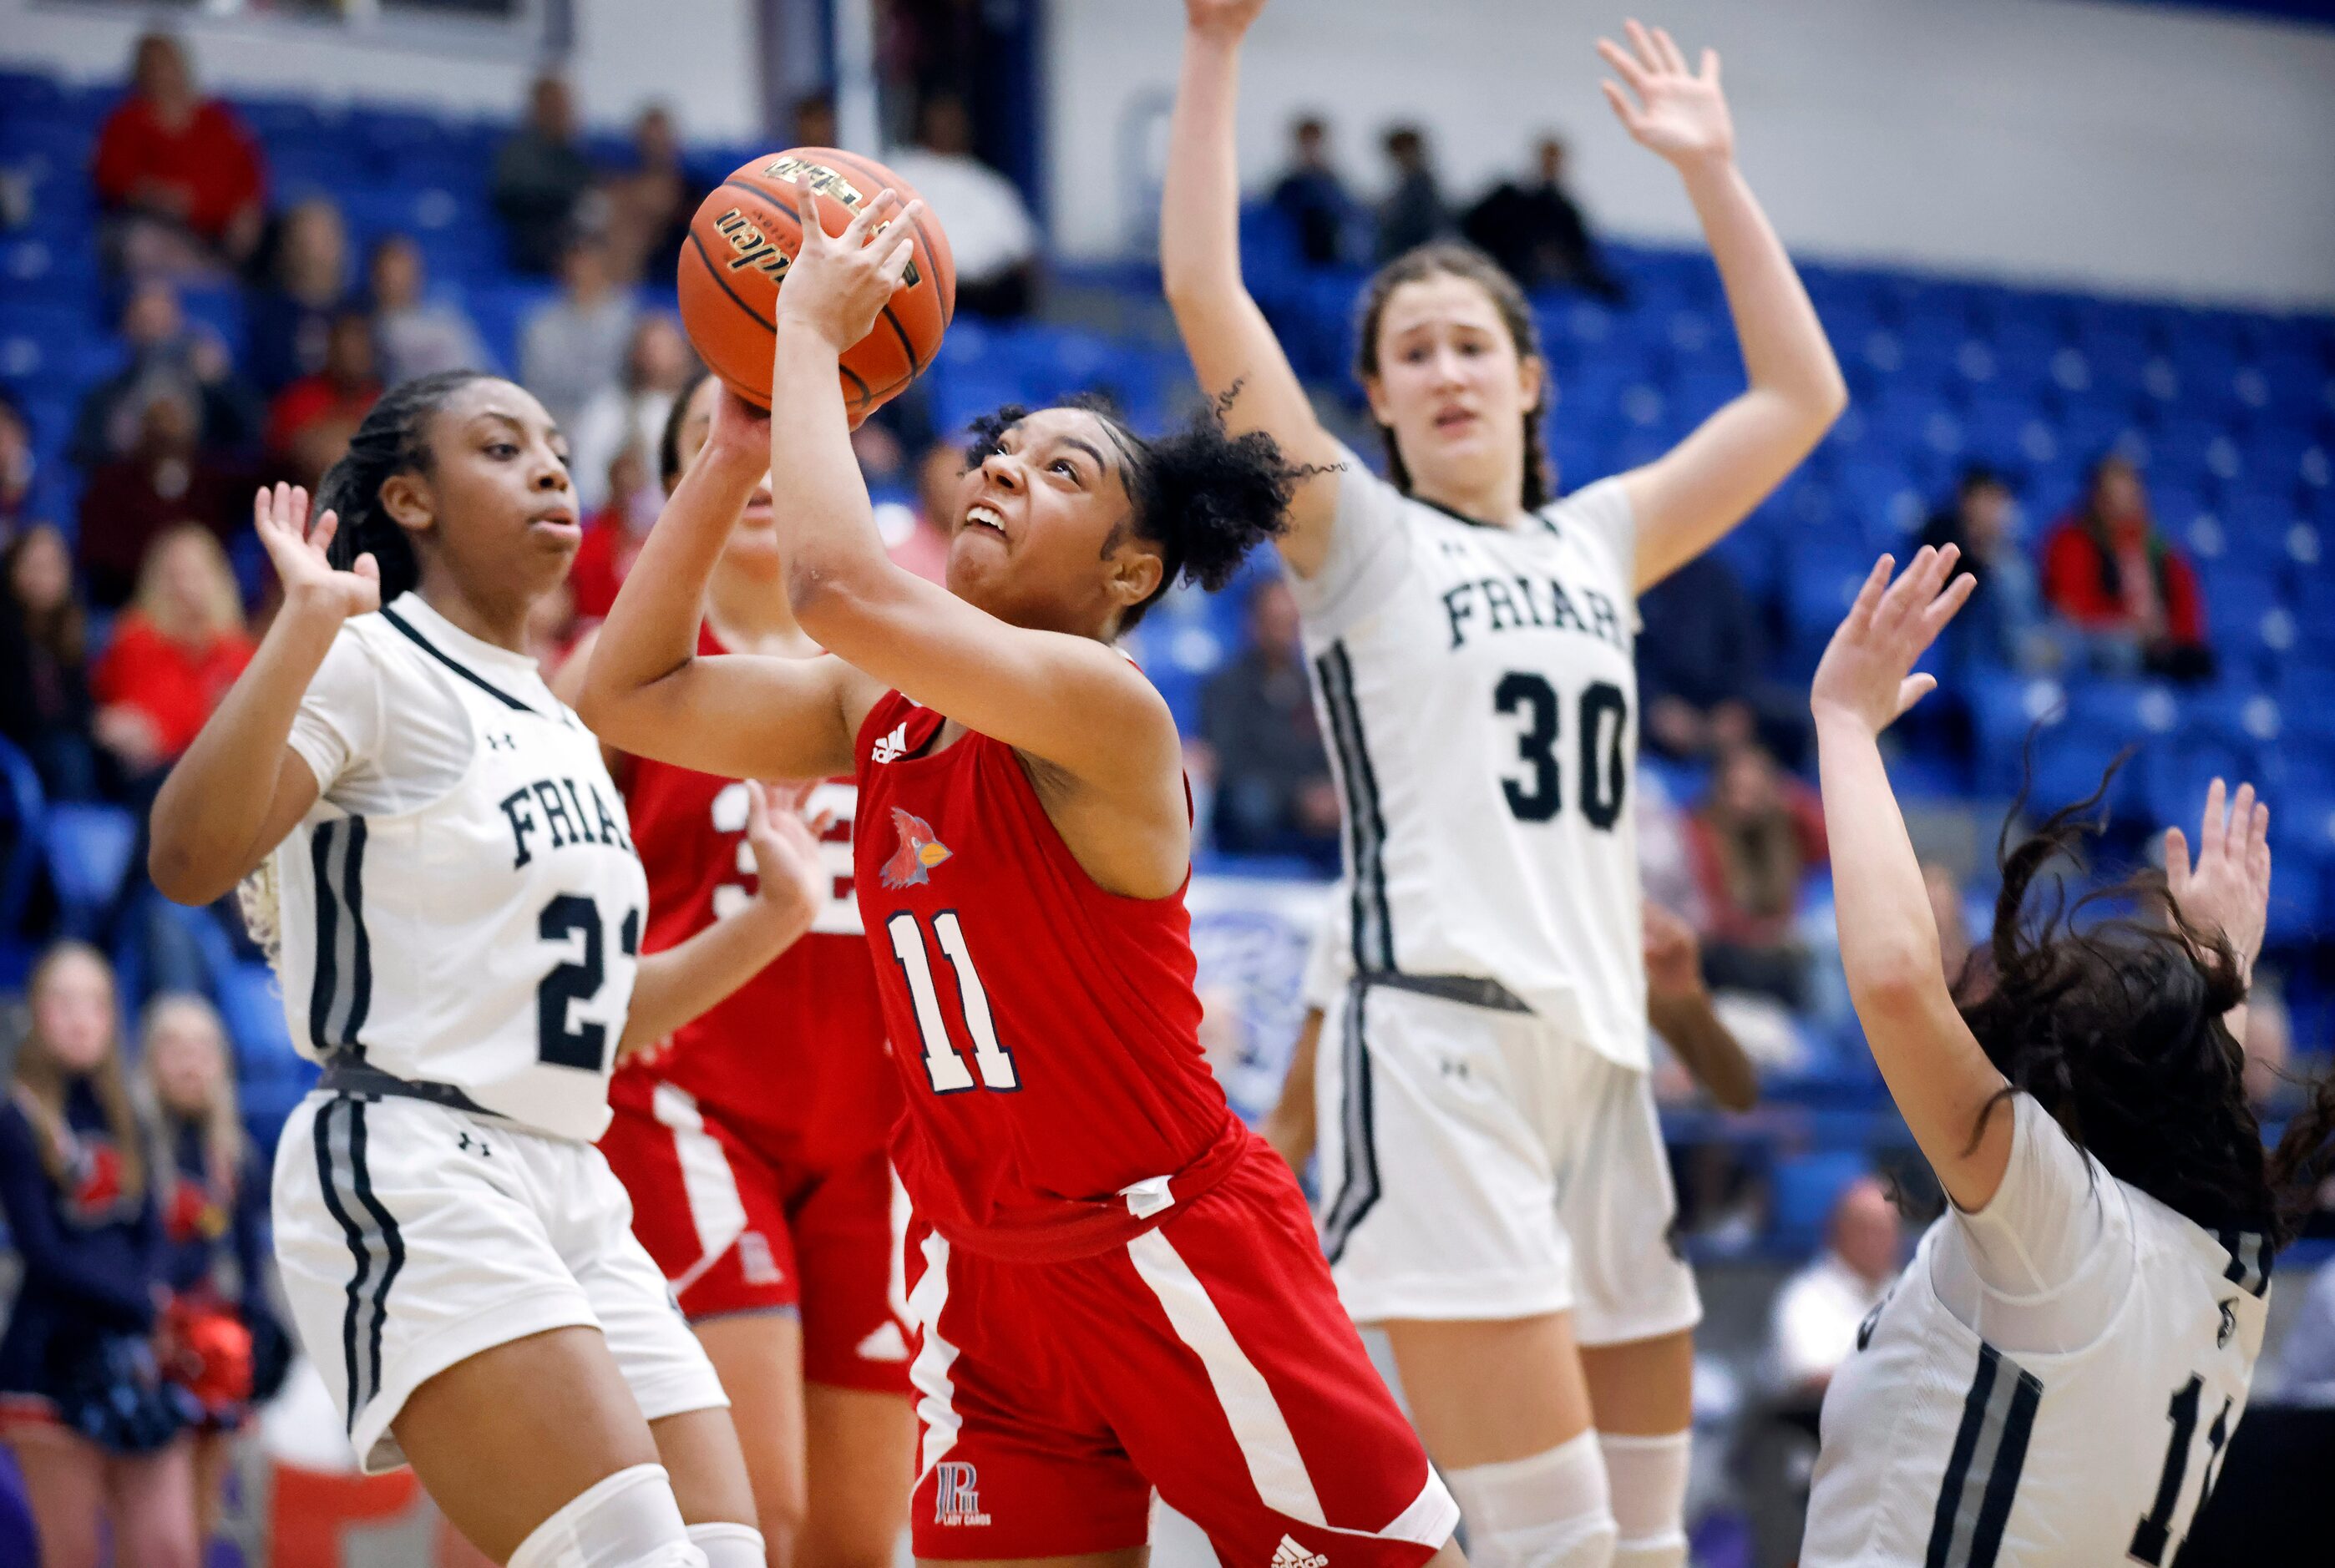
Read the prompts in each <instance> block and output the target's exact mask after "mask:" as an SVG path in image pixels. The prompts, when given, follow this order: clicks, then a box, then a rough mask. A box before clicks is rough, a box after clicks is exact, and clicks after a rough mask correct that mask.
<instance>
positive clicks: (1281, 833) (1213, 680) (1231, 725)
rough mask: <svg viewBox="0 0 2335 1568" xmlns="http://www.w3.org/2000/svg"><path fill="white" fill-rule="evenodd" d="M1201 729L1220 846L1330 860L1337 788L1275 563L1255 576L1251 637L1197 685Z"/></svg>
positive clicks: (1293, 611) (1293, 615)
mask: <svg viewBox="0 0 2335 1568" xmlns="http://www.w3.org/2000/svg"><path fill="white" fill-rule="evenodd" d="M1200 738H1201V740H1202V742H1203V743H1204V744H1205V745H1206V749H1207V750H1206V756H1207V757H1208V758H1209V759H1210V760H1211V764H1212V767H1213V770H1214V772H1215V774H1216V813H1215V817H1214V819H1213V823H1212V827H1213V829H1214V832H1215V834H1216V847H1218V848H1220V849H1224V850H1226V851H1229V852H1230V853H1233V854H1235V855H1244V854H1245V855H1303V856H1305V857H1308V858H1309V859H1313V860H1315V861H1318V862H1320V863H1322V864H1323V865H1324V866H1327V865H1329V864H1330V863H1331V862H1332V861H1333V860H1335V858H1336V857H1337V854H1338V795H1337V790H1336V788H1335V787H1334V786H1333V785H1332V783H1331V782H1330V763H1329V759H1328V758H1327V756H1325V755H1324V753H1323V750H1322V732H1321V731H1320V729H1319V728H1318V727H1317V726H1316V724H1315V722H1314V716H1313V689H1312V687H1311V686H1309V685H1308V684H1307V682H1306V675H1305V660H1304V656H1303V651H1302V649H1301V646H1300V644H1299V641H1298V621H1297V600H1296V598H1295V596H1294V595H1292V594H1291V593H1290V591H1289V584H1288V582H1287V580H1286V579H1285V578H1284V577H1283V576H1281V574H1280V573H1278V572H1275V573H1274V574H1272V575H1271V576H1264V577H1260V578H1259V579H1257V585H1256V587H1255V590H1254V591H1252V592H1251V593H1250V595H1249V600H1248V643H1247V644H1246V645H1245V647H1243V648H1242V649H1241V650H1240V652H1239V653H1235V655H1234V656H1233V657H1232V659H1231V660H1230V661H1228V662H1227V663H1226V664H1225V666H1224V668H1222V669H1220V670H1218V671H1217V672H1216V673H1215V674H1214V675H1212V676H1210V677H1209V679H1208V683H1207V685H1206V687H1205V688H1204V689H1203V690H1202V692H1201V693H1200Z"/></svg>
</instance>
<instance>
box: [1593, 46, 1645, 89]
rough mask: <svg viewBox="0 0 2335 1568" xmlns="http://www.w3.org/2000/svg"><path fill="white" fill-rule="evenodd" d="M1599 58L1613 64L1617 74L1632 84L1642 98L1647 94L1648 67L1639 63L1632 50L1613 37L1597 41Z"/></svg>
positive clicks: (1632, 87) (1631, 87) (1631, 86)
mask: <svg viewBox="0 0 2335 1568" xmlns="http://www.w3.org/2000/svg"><path fill="white" fill-rule="evenodd" d="M1597 55H1598V58H1599V59H1601V60H1603V61H1604V62H1605V63H1606V64H1608V65H1611V66H1612V67H1613V70H1614V73H1615V74H1617V75H1619V76H1620V77H1621V78H1622V80H1623V81H1624V82H1628V83H1629V84H1630V91H1632V92H1635V93H1636V94H1637V95H1638V96H1639V97H1640V98H1643V97H1644V96H1645V95H1646V68H1645V67H1644V66H1642V65H1641V64H1639V63H1638V62H1637V61H1636V59H1635V58H1633V56H1632V55H1631V53H1630V52H1629V51H1628V50H1626V49H1624V48H1623V47H1622V46H1621V45H1620V44H1616V43H1614V42H1613V40H1612V39H1611V38H1600V39H1599V40H1598V41H1597Z"/></svg>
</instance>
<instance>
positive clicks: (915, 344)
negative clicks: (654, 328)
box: [680, 147, 956, 423]
mask: <svg viewBox="0 0 2335 1568" xmlns="http://www.w3.org/2000/svg"><path fill="white" fill-rule="evenodd" d="M806 175H808V176H809V178H810V179H811V180H812V181H813V182H814V189H816V190H817V191H818V193H819V196H818V203H819V223H820V225H821V227H824V228H825V229H826V231H827V232H828V233H829V234H841V233H842V232H843V230H844V227H845V226H846V225H847V224H848V223H849V222H850V221H851V217H852V214H853V213H855V212H857V211H858V210H859V209H860V208H862V207H864V206H865V205H866V204H867V203H868V202H871V201H873V200H875V199H876V198H877V194H878V193H879V192H881V191H883V190H885V189H891V190H894V191H896V192H897V193H898V194H899V198H900V199H901V200H902V201H903V202H908V201H913V200H915V199H916V192H915V191H914V190H912V189H909V188H908V186H907V185H906V183H905V182H904V181H903V180H902V179H900V177H899V176H898V175H896V174H894V173H893V172H892V171H891V170H890V169H887V168H885V167H884V166H883V165H882V164H880V163H877V161H876V160H873V159H869V158H861V157H858V156H857V155H856V154H853V153H849V152H838V151H837V150H835V149H834V148H831V147H799V148H795V149H794V150H790V151H787V152H780V153H777V154H774V155H772V156H771V157H769V158H758V159H756V160H754V161H753V162H751V163H749V164H747V165H746V166H745V167H744V168H742V169H738V170H737V171H736V172H735V173H733V174H732V175H731V176H730V178H729V179H725V180H723V181H722V183H721V184H720V185H718V186H716V187H714V188H713V193H712V195H710V196H708V197H707V198H705V200H704V202H703V203H702V205H701V206H700V207H699V208H698V209H697V216H696V217H695V218H691V219H690V221H689V243H688V244H686V245H684V246H683V247H682V248H681V267H680V286H681V322H682V325H683V327H684V328H685V329H687V331H688V333H689V341H690V342H691V343H693V344H696V345H697V353H698V356H699V357H700V358H702V359H703V360H704V361H705V363H706V366H707V368H708V369H710V370H712V372H713V373H714V374H715V375H718V376H720V377H721V378H722V381H723V382H725V383H727V384H728V386H729V388H730V390H731V391H732V392H736V393H737V394H738V395H739V396H740V397H742V398H744V399H745V400H746V401H748V402H751V403H752V404H753V405H754V406H755V407H756V408H767V407H769V406H770V351H771V332H772V327H771V313H772V311H773V310H774V309H775V308H776V306H777V305H778V298H779V286H780V284H782V283H784V282H785V281H786V276H787V267H788V266H789V265H790V264H791V263H792V261H793V260H794V255H795V251H796V249H797V247H799V246H800V245H801V244H802V229H801V227H799V218H797V216H796V212H795V208H796V206H797V205H798V203H799V200H800V193H799V191H798V190H797V189H796V186H797V184H798V183H799V181H800V180H802V179H803V178H804V177H805V176H806ZM955 313H956V263H955V262H954V260H953V259H952V258H951V257H950V256H949V246H948V237H947V236H946V235H945V234H943V233H942V232H941V226H940V224H939V222H938V221H937V220H936V219H935V218H934V217H933V215H932V214H931V213H930V212H925V213H924V214H922V215H920V216H919V217H918V218H916V250H915V251H914V253H913V254H912V255H911V256H910V257H909V261H908V271H907V276H905V277H904V278H902V279H901V280H900V286H899V288H898V289H897V290H896V291H895V292H894V293H893V295H892V303H891V304H889V305H886V306H885V307H884V314H883V315H882V316H881V317H879V318H878V319H877V323H876V329H875V330H874V331H873V332H871V333H869V334H867V336H866V337H865V338H862V339H861V340H860V341H859V342H858V343H857V344H853V345H852V346H851V348H850V349H849V350H848V351H847V352H846V353H844V355H843V400H844V402H845V404H846V406H847V407H848V409H849V411H850V413H851V418H852V421H853V422H854V423H857V421H860V420H861V419H864V418H865V417H867V414H869V413H870V412H872V411H875V410H876V409H877V407H879V406H881V405H882V404H883V403H884V402H887V400H889V399H891V398H894V397H897V396H898V395H899V394H900V392H901V391H902V390H903V389H905V388H906V386H907V384H908V383H909V382H912V381H914V380H916V376H917V375H918V374H919V373H921V372H922V371H923V370H924V368H925V366H926V365H928V364H930V363H933V354H934V353H935V351H936V350H938V349H939V347H940V345H941V334H943V333H945V332H946V331H947V330H948V324H949V319H950V317H951V316H953V315H955Z"/></svg>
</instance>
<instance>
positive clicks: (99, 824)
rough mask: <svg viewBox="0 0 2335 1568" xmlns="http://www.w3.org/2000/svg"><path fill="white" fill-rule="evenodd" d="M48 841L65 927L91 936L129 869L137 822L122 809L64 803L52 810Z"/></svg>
mask: <svg viewBox="0 0 2335 1568" xmlns="http://www.w3.org/2000/svg"><path fill="white" fill-rule="evenodd" d="M45 837H46V840H47V842H46V851H47V858H48V868H49V884H50V886H53V888H55V890H56V895H57V902H58V904H59V905H62V906H63V916H64V923H65V924H66V926H67V928H68V929H69V930H71V931H73V933H74V934H78V935H82V936H89V935H93V934H96V931H97V925H98V922H99V920H100V919H101V918H102V916H103V915H104V914H105V912H106V910H107V909H108V908H109V907H110V906H111V904H112V902H113V897H114V895H115V894H116V893H117V892H118V891H119V890H120V889H121V879H122V877H123V876H125V875H126V874H127V873H128V871H129V869H130V853H131V848H132V847H134V846H135V844H136V843H137V840H138V820H137V818H134V817H132V816H131V814H130V813H129V812H127V811H125V810H123V809H122V808H121V807H119V806H95V805H82V804H79V803H74V802H64V801H60V802H57V803H55V804H53V805H52V806H50V808H49V810H48V818H47V831H46V835H45Z"/></svg>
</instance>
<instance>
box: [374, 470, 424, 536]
mask: <svg viewBox="0 0 2335 1568" xmlns="http://www.w3.org/2000/svg"><path fill="white" fill-rule="evenodd" d="M381 509H382V510H383V511H384V512H387V513H388V514H389V518H390V521H392V522H393V523H395V524H396V525H397V526H398V527H399V528H403V529H404V530H405V531H406V532H407V533H409V534H425V533H428V532H429V531H430V530H431V528H435V527H436V526H437V522H438V505H437V498H436V497H435V496H434V495H432V494H431V490H430V481H429V480H427V479H423V478H422V477H421V475H420V474H418V473H416V472H414V471H412V469H408V470H406V471H405V472H403V473H396V474H392V475H390V476H389V478H387V479H383V480H382V482H381Z"/></svg>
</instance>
